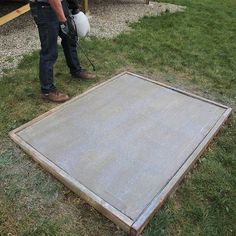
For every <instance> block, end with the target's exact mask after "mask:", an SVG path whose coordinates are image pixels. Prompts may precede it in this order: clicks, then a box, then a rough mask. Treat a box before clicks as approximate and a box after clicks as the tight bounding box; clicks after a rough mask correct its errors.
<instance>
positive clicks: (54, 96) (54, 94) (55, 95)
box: [42, 90, 70, 102]
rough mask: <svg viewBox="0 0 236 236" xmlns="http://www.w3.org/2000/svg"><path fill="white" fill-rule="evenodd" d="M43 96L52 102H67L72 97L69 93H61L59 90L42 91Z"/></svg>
mask: <svg viewBox="0 0 236 236" xmlns="http://www.w3.org/2000/svg"><path fill="white" fill-rule="evenodd" d="M42 98H43V99H46V100H49V101H51V102H65V101H67V100H69V99H70V98H69V96H68V95H66V94H64V93H60V92H59V91H57V90H55V91H51V92H49V93H42Z"/></svg>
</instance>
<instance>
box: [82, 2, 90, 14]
mask: <svg viewBox="0 0 236 236" xmlns="http://www.w3.org/2000/svg"><path fill="white" fill-rule="evenodd" d="M88 10H89V4H88V0H83V1H82V11H83V12H84V13H86V12H88Z"/></svg>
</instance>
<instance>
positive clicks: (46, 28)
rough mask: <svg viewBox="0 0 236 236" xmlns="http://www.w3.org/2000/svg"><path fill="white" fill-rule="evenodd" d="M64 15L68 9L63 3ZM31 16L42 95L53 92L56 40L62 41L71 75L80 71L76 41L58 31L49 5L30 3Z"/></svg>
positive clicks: (67, 13)
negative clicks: (37, 40) (37, 43)
mask: <svg viewBox="0 0 236 236" xmlns="http://www.w3.org/2000/svg"><path fill="white" fill-rule="evenodd" d="M62 6H63V10H64V14H65V16H66V17H67V16H68V15H69V9H68V7H67V4H66V3H65V1H63V2H62ZM30 9H31V15H32V16H33V18H34V21H35V23H36V24H37V27H38V31H39V37H40V43H41V51H40V62H39V80H40V86H41V91H42V93H48V92H50V91H54V90H55V89H56V88H55V86H54V84H53V66H54V64H55V62H56V59H57V55H58V52H57V38H58V36H60V37H61V39H62V42H61V44H62V47H63V51H64V55H65V58H66V62H67V65H68V67H69V68H70V73H71V74H77V73H79V72H80V71H81V67H80V61H79V58H78V55H77V48H76V42H77V39H76V37H74V38H73V39H68V38H67V37H66V36H65V35H64V34H63V33H62V32H61V30H60V25H59V21H58V19H57V16H56V14H55V12H54V11H53V9H52V8H51V7H50V5H49V4H42V3H30Z"/></svg>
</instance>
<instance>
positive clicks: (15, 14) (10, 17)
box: [0, 4, 30, 26]
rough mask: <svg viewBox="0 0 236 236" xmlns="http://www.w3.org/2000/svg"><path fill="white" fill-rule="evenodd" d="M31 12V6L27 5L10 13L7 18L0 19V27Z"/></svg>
mask: <svg viewBox="0 0 236 236" xmlns="http://www.w3.org/2000/svg"><path fill="white" fill-rule="evenodd" d="M29 10H30V8H29V4H26V5H24V6H22V7H20V8H18V9H16V10H14V11H12V12H10V13H9V14H6V15H5V16H2V17H0V26H2V25H4V24H6V23H7V22H9V21H11V20H14V19H15V18H16V17H18V16H20V15H22V14H24V13H26V12H28V11H29Z"/></svg>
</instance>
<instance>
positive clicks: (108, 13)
mask: <svg viewBox="0 0 236 236" xmlns="http://www.w3.org/2000/svg"><path fill="white" fill-rule="evenodd" d="M184 9H185V7H183V6H177V5H173V4H166V3H157V2H150V4H149V5H146V4H144V3H143V0H130V1H129V0H93V1H90V12H89V20H90V24H91V33H90V35H95V36H97V37H99V38H112V37H115V36H116V35H118V34H119V33H120V32H122V31H124V30H127V29H128V24H129V23H132V22H135V21H138V20H139V19H140V18H141V17H143V16H145V15H160V14H161V13H163V12H166V11H169V12H172V13H174V12H177V11H184ZM0 11H1V12H2V11H3V10H0ZM39 48H40V43H39V39H38V32H37V28H36V26H35V24H34V22H33V20H32V18H31V16H30V14H29V13H26V14H24V15H22V16H20V17H18V18H17V19H15V20H13V21H11V22H8V23H7V24H5V25H3V26H1V27H0V65H1V66H0V77H1V76H2V75H4V69H7V68H14V67H16V66H17V64H18V63H19V61H20V60H21V59H22V57H23V55H24V54H26V53H30V52H32V51H33V50H35V49H39Z"/></svg>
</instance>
